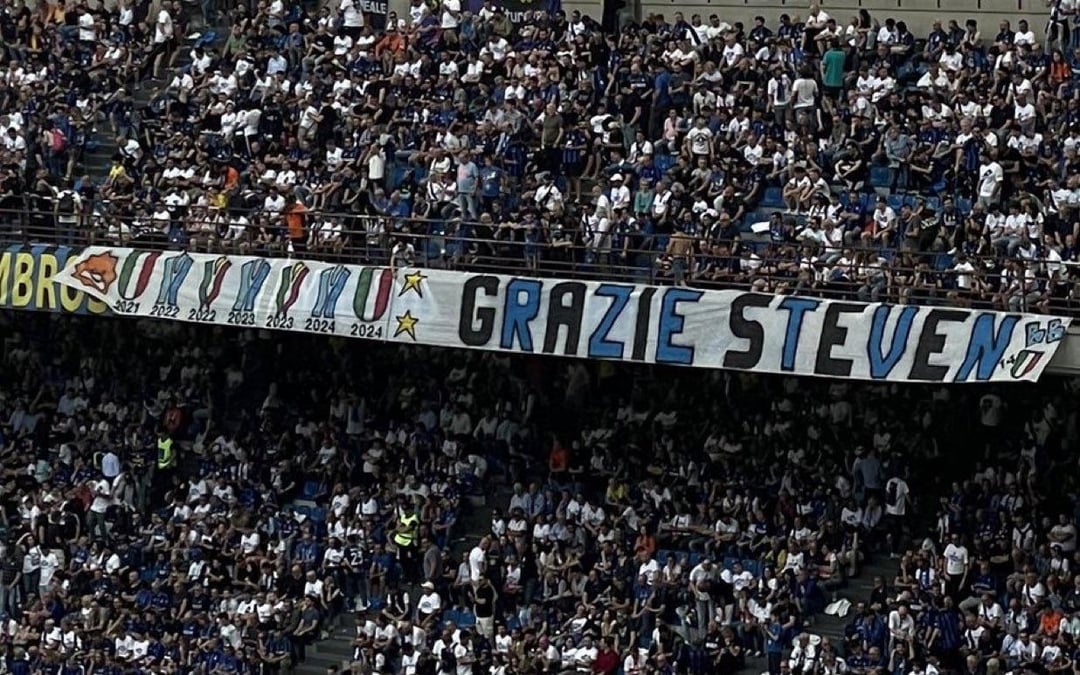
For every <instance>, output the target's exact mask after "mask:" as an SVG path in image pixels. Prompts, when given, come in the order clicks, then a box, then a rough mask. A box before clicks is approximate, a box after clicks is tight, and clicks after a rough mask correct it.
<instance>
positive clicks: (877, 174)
mask: <svg viewBox="0 0 1080 675" xmlns="http://www.w3.org/2000/svg"><path fill="white" fill-rule="evenodd" d="M891 185H892V174H891V173H890V172H889V167H887V166H872V167H870V186H871V187H875V188H888V187H890V186H891Z"/></svg>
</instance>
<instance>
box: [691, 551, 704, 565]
mask: <svg viewBox="0 0 1080 675" xmlns="http://www.w3.org/2000/svg"><path fill="white" fill-rule="evenodd" d="M704 557H705V556H704V555H703V554H702V553H701V552H700V551H690V556H689V560H690V567H697V564H698V563H699V562H701V559H702V558H704Z"/></svg>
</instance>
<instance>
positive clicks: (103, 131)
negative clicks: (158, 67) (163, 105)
mask: <svg viewBox="0 0 1080 675" xmlns="http://www.w3.org/2000/svg"><path fill="white" fill-rule="evenodd" d="M210 30H211V31H213V32H214V33H215V34H216V35H217V40H216V41H215V42H214V47H215V48H218V47H220V46H221V45H223V44H224V42H225V39H226V38H227V37H228V35H229V24H228V21H227V19H226V18H225V17H220V18H219V19H218V24H217V25H216V26H215V27H213V28H211V29H210ZM205 32H206V28H205V27H204V25H203V21H202V17H201V16H199V13H198V12H191V13H190V18H189V23H188V35H191V34H193V33H200V34H201V33H205ZM184 37H185V39H184V40H183V41H182V42H181V44H180V47H179V53H178V54H177V56H176V61H175V63H173V66H172V67H173V69H175V68H182V67H184V66H186V65H188V64H189V63H191V47H192V43H191V41H190V40H188V39H186V38H187V37H188V36H184ZM172 73H173V71H172V69H169V68H167V67H166V66H162V75H164V76H165V78H166V79H165V80H156V81H153V80H152V81H146V82H140V83H137V84H134V85H128V86H130V87H132V91H129V92H128V94H129V95H130V96H131V97H132V98H133V99H134V102H135V109H136V110H139V109H141V108H145V107H146V106H147V105H148V104H149V103H150V100H151V99H152V98H153V96H154V92H155V91H156V90H158V89H161V88H164V87H165V86H166V85H168V83H169V82H170V81H172ZM96 128H97V133H96V134H95V135H94V137H93V140H94V142H95V144H96V145H95V146H94V148H93V149H92V150H88V151H87V152H86V153H85V154H84V155H83V161H82V166H81V167H78V168H77V172H76V174H75V175H76V176H83V175H87V176H90V179H91V180H92V181H93V182H94V184H95V185H101V184H102V183H104V182H105V180H106V179H107V178H108V177H109V169H110V168H111V167H112V160H113V157H114V156H115V155H116V153H117V151H118V150H119V149H120V148H119V146H118V145H117V144H116V134H114V133H113V132H112V125H111V124H110V123H109V121H108V120H107V119H102V120H98V122H97V125H96ZM143 150H144V151H148V150H149V148H143Z"/></svg>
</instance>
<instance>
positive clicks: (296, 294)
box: [56, 247, 394, 340]
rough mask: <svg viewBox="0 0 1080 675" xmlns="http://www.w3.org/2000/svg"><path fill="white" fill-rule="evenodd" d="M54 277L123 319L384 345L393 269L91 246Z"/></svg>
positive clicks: (388, 318) (71, 259) (392, 284)
mask: <svg viewBox="0 0 1080 675" xmlns="http://www.w3.org/2000/svg"><path fill="white" fill-rule="evenodd" d="M56 280H57V281H58V282H59V283H61V284H63V285H66V286H73V287H75V288H78V289H79V290H82V291H85V292H86V293H88V294H90V295H92V296H94V297H97V298H99V299H101V300H103V301H104V302H105V303H106V304H108V305H109V307H111V308H112V309H113V311H114V312H116V313H117V314H123V315H131V316H144V317H157V318H162V319H175V320H179V321H191V322H195V323H208V324H216V325H222V326H239V327H251V328H273V329H278V330H292V331H299V332H306V333H319V334H325V335H340V336H346V337H357V338H367V339H373V340H383V339H385V338H386V328H387V325H388V322H389V320H390V312H389V309H390V301H391V295H392V293H393V286H394V283H393V276H392V275H391V273H390V270H389V269H386V268H379V267H360V266H354V265H334V264H330V263H322V262H311V261H296V260H285V259H280V258H277V259H275V258H256V257H248V256H225V255H207V254H202V253H186V252H182V251H168V252H159V251H154V252H150V251H137V250H132V249H113V248H100V247H94V248H88V249H86V250H84V251H83V252H82V254H81V255H78V256H75V257H73V258H70V259H69V260H68V262H67V265H66V266H65V268H64V271H63V272H62V273H60V274H58V275H57V277H56Z"/></svg>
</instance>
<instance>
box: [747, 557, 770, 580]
mask: <svg viewBox="0 0 1080 675" xmlns="http://www.w3.org/2000/svg"><path fill="white" fill-rule="evenodd" d="M742 566H743V569H744V570H746V571H747V572H749V573H750V574H753V575H754V576H755V577H760V576H761V572H762V571H763V570H764V568H765V566H764V565H763V564H762V563H761V561H760V560H758V559H756V558H744V559H743V561H742Z"/></svg>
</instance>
